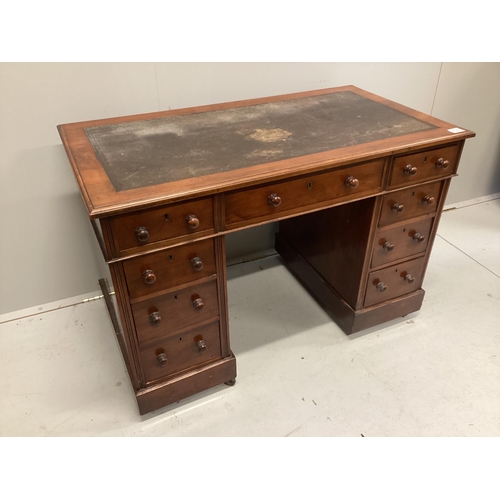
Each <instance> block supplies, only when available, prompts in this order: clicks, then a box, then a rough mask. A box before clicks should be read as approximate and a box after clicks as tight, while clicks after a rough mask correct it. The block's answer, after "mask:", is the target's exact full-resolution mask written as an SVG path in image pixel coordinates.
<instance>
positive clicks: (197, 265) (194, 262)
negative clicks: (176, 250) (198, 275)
mask: <svg viewBox="0 0 500 500" xmlns="http://www.w3.org/2000/svg"><path fill="white" fill-rule="evenodd" d="M191 267H192V268H193V269H194V270H195V271H201V270H202V269H203V262H202V261H201V259H200V258H199V257H193V258H192V259H191Z"/></svg>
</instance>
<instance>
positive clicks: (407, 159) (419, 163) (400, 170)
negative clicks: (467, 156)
mask: <svg viewBox="0 0 500 500" xmlns="http://www.w3.org/2000/svg"><path fill="white" fill-rule="evenodd" d="M457 156H458V145H455V146H448V147H446V148H439V149H433V150H429V151H422V152H420V153H414V154H411V155H405V156H399V157H397V158H396V159H395V160H394V163H393V165H392V168H391V175H390V178H389V186H390V187H398V186H404V185H407V184H418V183H420V182H425V181H427V180H432V179H437V178H439V177H445V176H447V175H451V174H454V173H455V171H456V167H457Z"/></svg>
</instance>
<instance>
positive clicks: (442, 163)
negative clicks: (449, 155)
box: [436, 158, 450, 169]
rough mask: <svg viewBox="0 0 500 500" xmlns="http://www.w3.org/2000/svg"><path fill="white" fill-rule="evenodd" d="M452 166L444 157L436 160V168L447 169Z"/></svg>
mask: <svg viewBox="0 0 500 500" xmlns="http://www.w3.org/2000/svg"><path fill="white" fill-rule="evenodd" d="M449 166H450V162H449V161H448V160H445V159H444V158H439V160H438V161H437V162H436V168H442V169H447V168H448V167H449Z"/></svg>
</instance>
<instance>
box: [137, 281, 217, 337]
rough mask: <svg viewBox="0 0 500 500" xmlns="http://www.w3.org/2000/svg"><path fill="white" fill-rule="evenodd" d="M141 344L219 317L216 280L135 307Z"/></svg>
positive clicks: (146, 301)
mask: <svg viewBox="0 0 500 500" xmlns="http://www.w3.org/2000/svg"><path fill="white" fill-rule="evenodd" d="M132 311H133V314H134V321H135V327H136V330H137V337H138V339H139V342H147V341H150V340H153V339H155V338H158V337H166V336H168V335H170V334H172V333H173V332H176V331H179V330H182V329H185V328H189V327H192V326H195V325H196V324H197V323H201V322H205V321H209V320H211V319H212V320H213V319H216V318H218V316H219V301H218V299H217V282H216V281H215V280H213V281H210V282H208V283H203V284H201V285H195V286H192V287H189V288H184V289H182V290H178V291H175V292H171V293H167V294H165V295H160V296H159V297H155V298H152V299H146V300H143V301H141V302H139V303H137V304H134V305H133V306H132Z"/></svg>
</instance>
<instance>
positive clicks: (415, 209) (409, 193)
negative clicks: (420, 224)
mask: <svg viewBox="0 0 500 500" xmlns="http://www.w3.org/2000/svg"><path fill="white" fill-rule="evenodd" d="M441 185H442V184H441V181H439V182H433V183H432V184H426V185H423V186H415V187H413V188H409V189H404V190H402V191H396V192H395V193H390V194H386V195H385V196H384V198H383V203H382V211H381V213H380V219H379V226H388V225H389V224H396V223H398V222H400V221H404V220H407V219H411V218H412V217H419V216H420V215H426V214H430V213H434V212H435V211H436V207H437V206H438V204H439V198H440V195H441Z"/></svg>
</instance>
